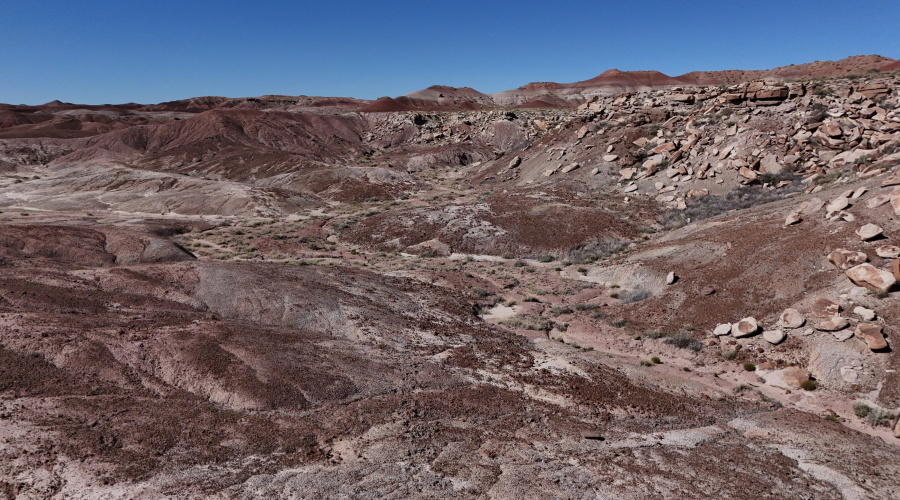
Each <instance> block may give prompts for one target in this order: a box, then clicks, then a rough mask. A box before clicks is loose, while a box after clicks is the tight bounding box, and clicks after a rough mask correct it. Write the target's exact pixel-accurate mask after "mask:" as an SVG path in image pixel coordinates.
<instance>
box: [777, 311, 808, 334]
mask: <svg viewBox="0 0 900 500" xmlns="http://www.w3.org/2000/svg"><path fill="white" fill-rule="evenodd" d="M804 323H806V318H804V317H803V315H802V314H800V311H798V310H796V309H785V310H784V312H783V313H781V318H779V319H778V324H780V325H781V327H782V328H789V329H793V328H800V327H801V326H803V324H804Z"/></svg>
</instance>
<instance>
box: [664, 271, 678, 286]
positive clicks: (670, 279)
mask: <svg viewBox="0 0 900 500" xmlns="http://www.w3.org/2000/svg"><path fill="white" fill-rule="evenodd" d="M677 280H678V277H677V276H675V272H674V271H669V274H667V275H666V284H667V285H671V284H673V283H675V281H677Z"/></svg>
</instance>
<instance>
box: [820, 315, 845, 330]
mask: <svg viewBox="0 0 900 500" xmlns="http://www.w3.org/2000/svg"><path fill="white" fill-rule="evenodd" d="M849 324H850V323H849V322H847V320H846V319H844V318H842V317H840V316H832V317H831V318H830V319H827V320H825V321H820V322H818V323H816V330H819V331H820V332H836V331H839V330H843V329H844V328H847V325H849Z"/></svg>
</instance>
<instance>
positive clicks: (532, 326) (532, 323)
mask: <svg viewBox="0 0 900 500" xmlns="http://www.w3.org/2000/svg"><path fill="white" fill-rule="evenodd" d="M500 324H501V325H504V326H508V327H510V328H521V329H523V330H534V331H538V332H549V331H550V330H552V329H553V326H554V323H553V322H552V321H550V320H549V319H547V318H541V317H538V316H532V315H530V314H517V315H515V316H513V317H512V318H509V319H505V320H503V321H501V322H500Z"/></svg>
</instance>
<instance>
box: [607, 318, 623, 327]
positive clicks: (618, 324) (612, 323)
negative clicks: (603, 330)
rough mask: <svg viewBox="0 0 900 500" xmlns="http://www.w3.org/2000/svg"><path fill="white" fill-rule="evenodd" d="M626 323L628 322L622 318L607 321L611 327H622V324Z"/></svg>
mask: <svg viewBox="0 0 900 500" xmlns="http://www.w3.org/2000/svg"><path fill="white" fill-rule="evenodd" d="M627 324H628V322H627V321H625V320H624V319H614V320H612V321H610V322H609V325H610V326H612V327H615V328H622V327H623V326H625V325H627Z"/></svg>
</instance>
